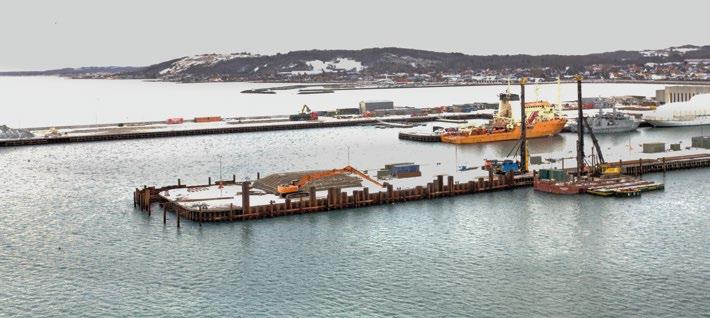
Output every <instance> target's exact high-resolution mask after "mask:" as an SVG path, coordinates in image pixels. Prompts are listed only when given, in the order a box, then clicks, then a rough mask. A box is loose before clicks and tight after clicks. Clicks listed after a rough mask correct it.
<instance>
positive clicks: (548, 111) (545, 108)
mask: <svg viewBox="0 0 710 318" xmlns="http://www.w3.org/2000/svg"><path fill="white" fill-rule="evenodd" d="M519 100H520V97H519V96H518V95H517V94H511V93H504V94H500V105H499V107H498V113H497V115H496V117H494V118H493V119H492V120H491V121H490V122H489V123H488V125H484V126H475V125H469V126H462V127H459V128H458V129H456V130H455V131H451V132H447V133H444V134H442V135H441V141H442V142H446V143H452V144H476V143H484V142H493V141H504V140H518V139H520V132H521V127H520V122H515V121H514V119H513V116H512V107H511V103H510V102H511V101H519ZM525 115H526V116H525V117H527V118H526V120H525V122H526V124H527V130H526V132H527V133H526V135H527V138H540V137H549V136H554V135H556V134H558V133H560V131H562V128H564V127H565V124H566V123H567V118H565V117H562V116H560V115H559V113H558V112H557V110H556V109H555V108H554V107H553V106H552V105H550V103H548V102H546V101H536V102H530V103H525Z"/></svg>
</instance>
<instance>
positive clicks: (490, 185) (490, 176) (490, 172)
mask: <svg viewBox="0 0 710 318" xmlns="http://www.w3.org/2000/svg"><path fill="white" fill-rule="evenodd" d="M488 189H493V169H488Z"/></svg>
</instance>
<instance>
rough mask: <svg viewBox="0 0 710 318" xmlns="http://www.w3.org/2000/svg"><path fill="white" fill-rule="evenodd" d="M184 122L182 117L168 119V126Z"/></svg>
mask: <svg viewBox="0 0 710 318" xmlns="http://www.w3.org/2000/svg"><path fill="white" fill-rule="evenodd" d="M183 122H185V120H184V119H183V118H182V117H174V118H168V120H167V123H168V125H175V124H182V123H183Z"/></svg>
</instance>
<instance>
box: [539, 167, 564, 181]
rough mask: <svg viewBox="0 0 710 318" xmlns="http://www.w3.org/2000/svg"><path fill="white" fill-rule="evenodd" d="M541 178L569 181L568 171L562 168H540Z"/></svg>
mask: <svg viewBox="0 0 710 318" xmlns="http://www.w3.org/2000/svg"><path fill="white" fill-rule="evenodd" d="M540 179H543V180H555V181H562V182H564V181H567V172H566V171H564V170H562V169H540Z"/></svg>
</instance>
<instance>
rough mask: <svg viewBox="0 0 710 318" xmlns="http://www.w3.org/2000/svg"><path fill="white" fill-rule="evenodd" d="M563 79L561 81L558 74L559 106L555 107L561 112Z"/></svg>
mask: <svg viewBox="0 0 710 318" xmlns="http://www.w3.org/2000/svg"><path fill="white" fill-rule="evenodd" d="M561 91H562V81H560V77H559V76H557V107H555V110H556V111H557V112H558V113H559V112H560V111H561V110H562V93H561Z"/></svg>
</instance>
